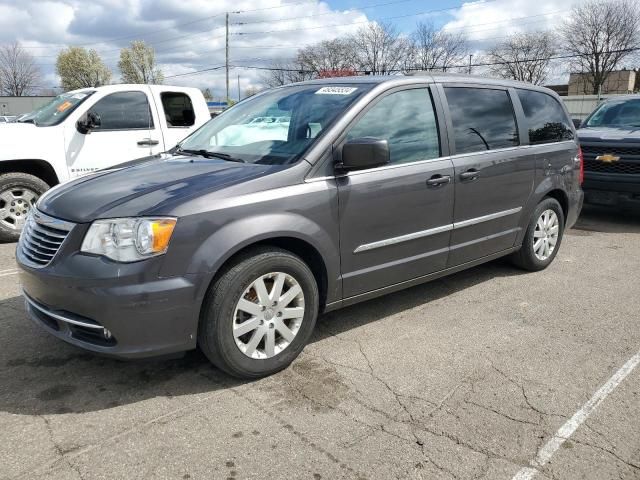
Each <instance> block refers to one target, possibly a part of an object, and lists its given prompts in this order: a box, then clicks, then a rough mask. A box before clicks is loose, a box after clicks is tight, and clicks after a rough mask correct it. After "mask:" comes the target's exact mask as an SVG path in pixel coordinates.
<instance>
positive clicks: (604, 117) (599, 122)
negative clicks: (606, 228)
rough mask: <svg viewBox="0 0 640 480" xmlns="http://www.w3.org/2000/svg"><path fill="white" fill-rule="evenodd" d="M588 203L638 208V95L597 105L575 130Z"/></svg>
mask: <svg viewBox="0 0 640 480" xmlns="http://www.w3.org/2000/svg"><path fill="white" fill-rule="evenodd" d="M578 136H579V137H580V144H581V145H582V151H583V153H584V170H585V173H584V175H585V180H584V191H585V200H586V201H587V202H588V203H593V204H601V205H619V206H622V207H624V206H636V207H637V206H640V95H625V96H620V97H613V98H610V99H608V100H606V101H604V102H603V103H601V104H600V105H599V106H598V108H596V109H595V110H594V111H593V113H591V115H589V117H588V118H587V119H586V120H585V121H584V122H583V124H582V125H581V128H580V129H579V130H578Z"/></svg>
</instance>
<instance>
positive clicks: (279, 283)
mask: <svg viewBox="0 0 640 480" xmlns="http://www.w3.org/2000/svg"><path fill="white" fill-rule="evenodd" d="M285 278H287V276H286V275H285V274H284V273H279V274H278V275H276V280H275V282H273V288H271V293H270V294H269V299H270V300H271V301H272V302H277V301H278V299H279V298H280V295H282V287H284V280H285Z"/></svg>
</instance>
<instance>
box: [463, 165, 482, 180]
mask: <svg viewBox="0 0 640 480" xmlns="http://www.w3.org/2000/svg"><path fill="white" fill-rule="evenodd" d="M478 177H480V172H479V171H478V170H476V169H475V168H470V169H469V170H467V171H466V172H463V173H461V174H460V180H462V181H463V182H472V181H474V180H477V179H478Z"/></svg>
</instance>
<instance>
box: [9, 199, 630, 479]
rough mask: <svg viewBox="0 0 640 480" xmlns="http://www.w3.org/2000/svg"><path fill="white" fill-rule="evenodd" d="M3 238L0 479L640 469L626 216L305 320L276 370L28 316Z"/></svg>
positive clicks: (508, 474) (459, 475)
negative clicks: (45, 323)
mask: <svg viewBox="0 0 640 480" xmlns="http://www.w3.org/2000/svg"><path fill="white" fill-rule="evenodd" d="M14 249H15V244H13V245H11V244H5V245H0V327H1V330H0V478H2V479H11V480H14V479H29V480H31V479H45V478H46V479H76V478H78V479H83V480H90V479H115V478H117V479H124V478H126V479H129V480H130V479H148V478H159V479H165V478H166V479H182V480H184V479H245V478H256V479H257V478H260V479H285V478H286V479H311V480H320V479H339V478H348V479H387V478H400V479H405V478H408V479H440V478H442V479H491V480H493V479H506V480H511V479H513V478H536V479H585V478H586V479H598V480H601V479H602V480H604V479H640V366H638V368H634V367H635V365H634V359H640V356H639V351H640V320H639V316H640V213H623V212H616V211H612V210H607V209H596V208H586V209H585V211H584V213H583V216H582V217H581V219H580V221H579V223H578V225H577V226H576V228H574V229H572V230H570V231H568V232H567V233H566V235H565V237H564V241H563V244H562V247H561V250H560V252H559V255H558V257H557V258H556V260H555V262H554V263H553V264H552V265H551V266H550V267H549V268H548V269H547V270H546V271H543V272H539V273H524V272H522V271H519V270H517V269H515V268H514V267H512V266H511V265H510V264H509V263H507V262H505V261H496V262H492V263H489V264H486V265H483V266H480V267H476V268H473V269H471V270H468V271H465V272H461V273H459V274H455V275H453V276H450V277H447V278H444V279H441V280H437V281H434V282H432V283H428V284H425V285H421V286H418V287H414V288H411V289H409V290H406V291H403V292H399V293H396V294H392V295H388V296H385V297H382V298H379V299H376V300H373V301H369V302H366V303H363V304H360V305H356V306H353V307H349V308H347V309H344V310H340V311H336V312H332V313H330V314H327V315H324V316H323V317H321V318H320V320H319V322H318V326H317V331H316V333H315V334H314V337H313V339H312V342H311V344H310V345H309V346H308V347H307V348H306V349H305V350H304V352H303V354H302V355H301V356H300V357H299V359H298V360H297V361H296V362H294V364H293V365H292V366H291V367H290V368H288V369H287V370H285V371H283V372H281V373H279V374H277V375H274V376H272V377H269V378H266V379H262V380H259V381H254V382H243V381H238V380H234V379H231V378H229V377H227V376H225V375H224V374H222V373H221V372H219V371H218V370H216V369H215V368H213V367H212V366H210V365H209V364H208V363H207V361H206V359H205V358H204V357H203V356H202V355H201V354H200V353H198V352H190V353H188V354H186V355H185V356H184V357H183V358H180V359H173V360H145V361H137V362H120V361H116V360H111V359H106V358H101V357H98V356H95V355H93V354H90V353H86V352H83V351H81V350H79V349H77V348H75V347H72V346H70V345H67V344H65V343H63V342H61V341H59V340H57V339H55V338H53V337H51V336H49V335H47V334H46V333H44V332H42V331H41V330H40V329H39V327H38V326H36V325H35V324H33V323H31V321H29V320H28V319H27V318H26V316H25V313H24V308H23V301H22V299H21V297H20V288H19V285H18V276H17V275H16V274H15V261H14V256H13V252H14Z"/></svg>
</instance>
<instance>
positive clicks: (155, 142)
mask: <svg viewBox="0 0 640 480" xmlns="http://www.w3.org/2000/svg"><path fill="white" fill-rule="evenodd" d="M159 143H160V141H159V140H152V139H150V138H143V139H142V140H138V145H140V146H141V147H152V146H154V145H158V144H159Z"/></svg>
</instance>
